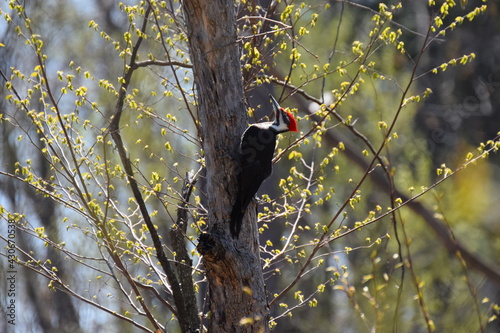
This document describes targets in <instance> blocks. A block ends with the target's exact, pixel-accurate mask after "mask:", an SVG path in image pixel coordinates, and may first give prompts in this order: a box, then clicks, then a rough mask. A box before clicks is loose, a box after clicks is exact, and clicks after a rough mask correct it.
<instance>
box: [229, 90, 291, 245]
mask: <svg viewBox="0 0 500 333" xmlns="http://www.w3.org/2000/svg"><path fill="white" fill-rule="evenodd" d="M269 97H270V99H271V104H272V106H273V115H274V121H272V122H271V121H270V122H262V123H256V124H253V125H251V126H249V127H248V128H247V129H246V130H245V132H243V135H242V136H241V142H240V147H239V169H238V171H239V172H238V192H237V195H236V200H235V201H234V205H233V209H232V211H231V220H230V231H231V235H232V237H233V238H235V239H237V238H238V236H239V234H240V231H241V224H242V220H243V216H244V215H245V211H246V209H247V207H248V205H249V204H250V202H251V201H252V198H253V197H254V195H255V193H257V191H258V190H259V187H260V185H261V184H262V182H263V181H264V180H265V179H266V178H267V177H269V176H270V175H271V173H272V168H273V162H272V160H273V155H274V149H275V147H276V137H277V135H278V134H280V133H284V132H288V131H291V132H298V129H297V122H296V120H295V118H294V117H293V115H292V113H290V112H289V111H286V110H285V109H283V108H282V107H280V105H279V104H278V102H277V101H276V100H275V99H274V97H273V96H272V95H269Z"/></svg>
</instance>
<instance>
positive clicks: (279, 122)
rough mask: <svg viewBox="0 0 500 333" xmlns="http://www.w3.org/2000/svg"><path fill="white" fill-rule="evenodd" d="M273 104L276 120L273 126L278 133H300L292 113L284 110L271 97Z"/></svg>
mask: <svg viewBox="0 0 500 333" xmlns="http://www.w3.org/2000/svg"><path fill="white" fill-rule="evenodd" d="M269 97H270V98H271V101H272V102H273V109H274V115H275V120H274V123H273V126H274V128H275V130H276V131H277V132H286V131H291V132H298V129H297V121H296V120H295V117H294V116H293V114H292V113H291V112H290V111H286V110H285V109H283V108H282V107H281V106H280V105H279V104H278V102H277V101H276V100H275V99H274V97H273V96H272V95H269Z"/></svg>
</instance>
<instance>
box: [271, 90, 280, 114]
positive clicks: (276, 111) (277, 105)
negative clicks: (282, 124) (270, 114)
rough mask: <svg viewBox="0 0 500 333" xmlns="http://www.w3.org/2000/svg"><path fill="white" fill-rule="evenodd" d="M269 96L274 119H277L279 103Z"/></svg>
mask: <svg viewBox="0 0 500 333" xmlns="http://www.w3.org/2000/svg"><path fill="white" fill-rule="evenodd" d="M269 98H271V101H272V102H273V110H274V119H278V117H279V110H280V105H279V104H278V102H277V101H276V100H275V99H274V97H273V95H269Z"/></svg>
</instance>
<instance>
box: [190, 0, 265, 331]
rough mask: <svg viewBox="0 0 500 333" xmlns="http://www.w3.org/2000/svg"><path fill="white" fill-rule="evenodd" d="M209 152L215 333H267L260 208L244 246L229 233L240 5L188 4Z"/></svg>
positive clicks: (239, 114)
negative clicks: (261, 260) (237, 11)
mask: <svg viewBox="0 0 500 333" xmlns="http://www.w3.org/2000/svg"><path fill="white" fill-rule="evenodd" d="M183 8H184V15H185V20H186V28H187V31H188V38H189V45H190V52H191V58H192V62H193V65H194V78H195V83H196V87H197V96H198V102H199V117H200V122H201V128H202V136H203V148H204V152H205V162H206V167H207V172H206V192H207V203H208V225H209V232H208V233H206V234H203V235H202V236H201V237H200V243H199V245H198V249H199V251H200V253H201V254H202V255H203V260H204V267H205V271H206V276H207V279H208V284H209V304H210V319H209V323H208V329H209V331H210V332H266V331H268V317H269V309H268V304H267V298H266V292H265V286H264V280H263V276H262V267H261V263H260V255H259V244H258V232H257V224H256V212H255V209H251V208H249V209H248V212H247V214H246V216H245V219H244V221H243V228H242V232H241V234H240V237H239V239H237V240H234V239H233V238H232V237H231V236H230V233H229V215H230V212H231V207H232V204H233V200H234V199H233V198H234V196H235V194H236V179H237V177H236V175H237V173H238V165H237V159H236V156H237V151H238V145H239V141H240V137H241V134H242V132H243V130H244V129H245V127H246V123H247V116H246V110H245V105H244V103H243V84H242V78H241V71H240V52H239V48H238V44H237V42H236V7H235V3H234V1H232V0H210V1H208V0H184V2H183Z"/></svg>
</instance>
